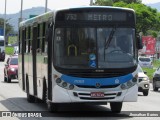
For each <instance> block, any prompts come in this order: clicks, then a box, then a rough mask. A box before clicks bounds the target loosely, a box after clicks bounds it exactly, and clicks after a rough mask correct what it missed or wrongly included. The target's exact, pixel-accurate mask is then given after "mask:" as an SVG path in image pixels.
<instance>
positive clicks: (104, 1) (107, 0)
mask: <svg viewBox="0 0 160 120" xmlns="http://www.w3.org/2000/svg"><path fill="white" fill-rule="evenodd" d="M94 5H99V6H112V5H113V1H112V0H96V1H95V3H94Z"/></svg>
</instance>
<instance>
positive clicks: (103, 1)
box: [95, 0, 142, 6]
mask: <svg viewBox="0 0 160 120" xmlns="http://www.w3.org/2000/svg"><path fill="white" fill-rule="evenodd" d="M116 2H125V3H128V4H129V3H142V0H96V1H95V5H100V6H112V5H113V3H116Z"/></svg>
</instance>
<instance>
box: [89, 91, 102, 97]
mask: <svg viewBox="0 0 160 120" xmlns="http://www.w3.org/2000/svg"><path fill="white" fill-rule="evenodd" d="M91 97H104V93H103V92H91Z"/></svg>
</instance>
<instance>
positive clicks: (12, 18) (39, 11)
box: [0, 7, 50, 31]
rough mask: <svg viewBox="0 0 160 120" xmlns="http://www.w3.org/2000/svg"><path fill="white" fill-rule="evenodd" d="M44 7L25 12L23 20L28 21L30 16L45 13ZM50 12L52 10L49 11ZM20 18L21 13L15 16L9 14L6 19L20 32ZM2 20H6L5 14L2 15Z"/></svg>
mask: <svg viewBox="0 0 160 120" xmlns="http://www.w3.org/2000/svg"><path fill="white" fill-rule="evenodd" d="M44 11H45V8H44V7H33V8H31V9H26V10H23V18H25V19H28V18H29V16H30V15H40V14H42V13H44ZM48 11H50V9H48ZM19 17H20V12H18V13H15V14H7V16H6V19H8V22H9V23H10V24H11V25H12V26H13V27H14V30H15V31H18V19H19ZM0 18H4V17H3V14H0Z"/></svg>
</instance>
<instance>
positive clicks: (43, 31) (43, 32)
mask: <svg viewBox="0 0 160 120" xmlns="http://www.w3.org/2000/svg"><path fill="white" fill-rule="evenodd" d="M42 25H43V26H42V53H43V52H46V51H45V45H46V43H45V33H46V22H44V23H43V24H42Z"/></svg>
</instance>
